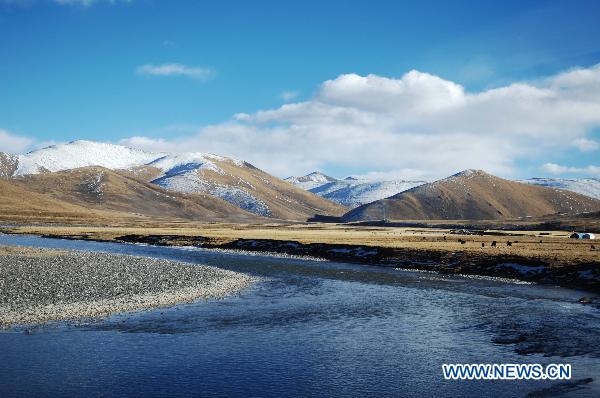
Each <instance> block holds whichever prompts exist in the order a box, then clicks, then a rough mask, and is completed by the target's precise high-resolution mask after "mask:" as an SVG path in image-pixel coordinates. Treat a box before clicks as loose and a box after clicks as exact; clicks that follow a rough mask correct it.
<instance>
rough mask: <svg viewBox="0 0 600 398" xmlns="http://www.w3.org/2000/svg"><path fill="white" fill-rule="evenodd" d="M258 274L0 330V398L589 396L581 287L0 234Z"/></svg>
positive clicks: (22, 241) (592, 326)
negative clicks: (552, 368)
mask: <svg viewBox="0 0 600 398" xmlns="http://www.w3.org/2000/svg"><path fill="white" fill-rule="evenodd" d="M0 244H4V245H24V246H37V247H51V248H67V249H78V250H92V251H104V252H111V253H125V254H135V255H142V256H149V257H159V258H167V259H174V260H181V261H186V262H192V263H202V264H209V265H214V266H217V267H221V268H226V269H231V270H236V271H241V272H246V273H250V274H253V275H257V276H261V277H264V281H263V282H259V283H257V284H255V285H254V286H252V287H251V288H249V289H247V290H244V291H242V292H240V293H239V294H236V295H234V296H230V297H227V298H225V299H221V300H210V301H200V302H197V303H193V304H186V305H179V306H175V307H172V308H168V309H158V310H151V311H144V312H139V313H134V314H120V315H115V316H113V317H110V318H108V319H104V320H100V321H93V322H86V323H75V324H73V323H64V322H59V323H52V324H46V325H43V326H37V327H30V328H23V327H20V328H15V329H11V330H8V331H4V332H0V396H2V397H11V396H28V397H29V396H52V397H57V396H86V397H94V396H111V397H112V396H128V397H134V396H144V397H152V396H203V397H204V396H241V397H246V396H254V397H281V396H303V397H310V396H315V397H317V396H318V397H322V396H373V397H382V396H413V397H427V396H435V397H445V396H448V397H457V396H480V397H487V396H490V397H492V396H528V395H529V396H573V397H588V396H590V397H591V396H596V397H598V396H600V309H598V307H594V306H584V305H580V304H577V303H576V300H577V299H578V298H580V297H581V296H583V295H585V293H583V292H578V291H574V290H568V289H562V288H557V287H550V286H539V285H535V284H518V283H514V282H510V281H501V280H492V279H479V278H469V277H458V276H442V275H438V274H435V273H424V272H412V271H404V270H397V269H393V268H384V267H374V266H362V265H354V264H343V263H332V262H327V261H318V260H316V259H299V258H286V257H284V256H269V255H256V254H250V253H248V254H243V253H233V252H223V251H214V250H203V249H197V248H167V247H152V246H143V245H133V244H115V243H98V242H84V241H70V240H60V239H45V238H39V237H33V236H7V235H0ZM443 363H541V364H549V363H568V364H571V365H572V367H573V370H572V375H573V380H571V381H570V382H564V381H563V382H559V381H553V382H551V381H444V380H443V375H442V364H443Z"/></svg>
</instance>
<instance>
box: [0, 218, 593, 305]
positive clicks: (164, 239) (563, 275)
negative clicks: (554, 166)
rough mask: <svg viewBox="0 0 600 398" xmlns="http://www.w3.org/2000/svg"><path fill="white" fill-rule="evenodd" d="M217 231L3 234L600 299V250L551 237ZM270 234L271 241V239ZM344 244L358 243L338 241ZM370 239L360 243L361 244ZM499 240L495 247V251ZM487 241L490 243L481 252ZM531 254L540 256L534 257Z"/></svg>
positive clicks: (77, 230)
mask: <svg viewBox="0 0 600 398" xmlns="http://www.w3.org/2000/svg"><path fill="white" fill-rule="evenodd" d="M215 231H217V233H215ZM215 231H209V230H206V229H204V230H203V229H198V230H190V231H187V230H186V231H181V230H179V231H178V230H166V229H163V230H154V229H118V228H117V229H114V230H111V229H103V228H92V229H90V228H84V229H81V228H73V229H64V228H63V229H61V230H56V229H55V228H50V229H47V228H44V229H40V228H34V229H33V230H31V229H17V230H6V229H4V231H3V232H4V233H8V234H15V235H18V234H27V233H30V234H34V235H38V236H42V237H48V238H59V239H70V240H90V241H99V242H114V243H144V244H150V245H156V246H194V247H200V248H207V249H226V250H233V251H253V252H272V253H279V254H286V255H295V256H309V257H317V258H322V259H325V260H329V261H341V262H348V263H355V264H364V265H375V266H389V267H398V268H402V269H407V270H426V271H434V272H439V273H441V274H455V275H475V276H486V277H499V278H508V279H515V280H519V281H524V282H535V283H539V284H546V285H557V286H561V287H565V288H573V289H578V290H582V291H587V292H589V293H593V294H596V295H600V250H598V249H596V250H595V251H594V249H593V248H592V249H591V250H592V251H590V247H589V246H590V244H589V243H590V242H576V241H571V240H569V239H567V238H564V237H562V238H561V237H556V236H554V237H552V236H548V233H546V232H540V235H537V236H525V235H523V234H515V233H514V232H510V233H507V234H505V235H502V233H500V232H498V233H496V232H493V231H491V232H490V233H486V234H485V235H465V234H453V231H445V232H444V231H442V232H439V231H437V230H436V231H431V230H421V231H420V232H419V233H421V232H423V231H426V232H427V233H428V234H429V235H427V236H425V235H417V236H416V237H415V236H414V235H409V236H405V237H404V238H407V239H408V240H407V241H401V239H402V238H403V237H402V236H400V237H399V238H398V241H397V242H395V243H396V244H397V247H394V246H392V245H391V244H389V243H388V244H387V246H384V245H382V244H378V243H381V242H382V241H383V239H381V238H377V239H379V240H377V239H372V240H371V241H367V242H365V243H366V244H357V243H358V242H356V239H354V241H352V240H351V239H345V237H344V236H343V235H341V237H336V239H334V240H333V241H331V240H330V241H327V240H326V239H325V238H324V237H323V236H317V237H313V238H311V239H310V240H309V239H306V238H305V237H304V239H301V238H303V236H301V235H300V234H298V233H295V234H293V233H290V231H289V230H288V231H286V230H285V229H283V230H282V229H275V230H271V231H269V232H268V233H267V234H261V233H258V232H255V231H252V230H250V231H248V230H247V229H244V228H242V227H240V228H239V229H231V228H230V229H227V231H226V232H227V233H223V231H224V229H220V230H215ZM383 231H385V229H384V230H383ZM411 231H413V230H411ZM132 232H139V233H132ZM207 232H209V233H207ZM259 232H260V231H259ZM286 232H287V233H286ZM123 233H124V234H123ZM551 234H554V233H551ZM265 235H266V236H269V238H265V237H264V236H265ZM277 235H279V236H277ZM253 236H257V237H256V238H254V237H253ZM258 236H260V237H258ZM271 236H274V238H271ZM289 238H296V239H289ZM345 240H348V241H351V242H352V243H339V241H345ZM366 240H367V239H364V238H361V239H359V242H362V241H366ZM495 240H497V246H496V247H490V245H491V243H492V242H494V241H495ZM383 242H386V241H383ZM482 242H485V243H484V244H485V247H483V248H482V247H481V245H482ZM542 242H543V243H542ZM591 243H593V242H591ZM557 245H558V246H557ZM555 246H556V247H555ZM563 246H564V249H565V250H564V252H561V251H560V250H559V249H560V248H562V247H563ZM592 246H593V245H592ZM540 247H541V248H540ZM557 247H558V249H557ZM532 248H533V249H535V250H534V251H531V249H532ZM594 300H596V299H594Z"/></svg>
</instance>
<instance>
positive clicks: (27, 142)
mask: <svg viewBox="0 0 600 398" xmlns="http://www.w3.org/2000/svg"><path fill="white" fill-rule="evenodd" d="M33 142H34V141H33V139H31V138H28V137H23V136H19V135H15V134H11V133H10V132H8V131H6V130H2V129H0V152H11V153H21V152H25V151H26V150H28V149H30V147H31V145H32V144H33Z"/></svg>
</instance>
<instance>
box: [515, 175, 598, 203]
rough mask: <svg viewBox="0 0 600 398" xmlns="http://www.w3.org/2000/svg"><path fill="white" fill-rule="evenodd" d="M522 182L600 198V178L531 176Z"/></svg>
mask: <svg viewBox="0 0 600 398" xmlns="http://www.w3.org/2000/svg"><path fill="white" fill-rule="evenodd" d="M520 182H522V183H525V184H531V185H540V186H543V187H549V188H557V189H563V190H566V191H571V192H575V193H578V194H581V195H586V196H589V197H592V198H596V199H600V178H572V179H571V178H530V179H528V180H522V181H520Z"/></svg>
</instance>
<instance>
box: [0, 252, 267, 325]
mask: <svg viewBox="0 0 600 398" xmlns="http://www.w3.org/2000/svg"><path fill="white" fill-rule="evenodd" d="M256 280H257V278H255V277H252V276H250V275H246V274H242V273H239V272H234V271H229V270H223V269H220V268H216V267H211V266H206V265H201V264H192V263H184V262H179V261H172V260H162V259H153V258H148V257H140V256H131V255H124V254H109V253H99V252H83V251H76V250H54V249H41V248H26V247H20V246H0V328H10V327H13V326H17V325H27V324H40V323H45V322H49V321H70V320H79V319H85V318H104V317H107V316H110V315H113V314H116V313H126V312H136V311H143V310H148V309H154V308H161V307H169V306H173V305H177V304H183V303H191V302H195V301H198V300H201V299H218V298H223V297H226V296H228V295H230V294H233V293H236V292H238V291H240V290H242V289H245V288H247V287H248V286H249V285H250V284H251V283H252V282H255V281H256Z"/></svg>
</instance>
